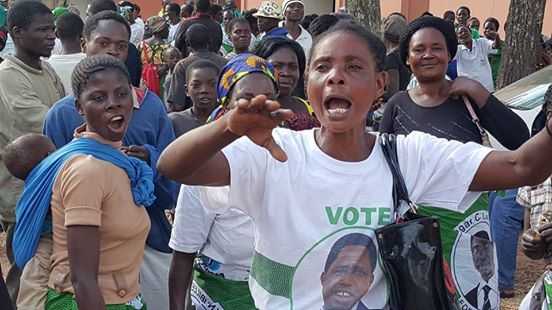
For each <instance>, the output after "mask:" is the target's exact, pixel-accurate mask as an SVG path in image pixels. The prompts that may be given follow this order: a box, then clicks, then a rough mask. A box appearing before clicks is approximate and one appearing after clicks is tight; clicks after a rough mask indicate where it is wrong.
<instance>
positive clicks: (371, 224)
mask: <svg viewBox="0 0 552 310" xmlns="http://www.w3.org/2000/svg"><path fill="white" fill-rule="evenodd" d="M273 136H274V138H275V140H276V142H277V143H278V144H279V145H280V146H281V147H282V148H283V150H284V151H285V152H286V153H287V155H288V160H287V161H286V162H284V163H281V162H278V161H277V160H275V159H273V158H272V157H271V156H270V154H269V153H268V152H267V151H266V150H265V149H263V148H261V147H259V146H257V145H255V144H254V143H253V142H251V141H250V140H249V139H248V138H246V137H243V138H240V139H238V140H237V141H236V142H234V143H232V144H231V145H229V146H227V147H226V148H225V149H223V153H224V155H225V156H226V158H227V159H228V162H229V165H230V174H231V181H230V184H231V185H230V204H229V205H230V206H232V207H238V208H241V209H242V210H244V212H245V213H247V214H249V215H250V216H251V217H252V219H253V221H254V223H255V256H254V258H253V264H252V267H251V276H250V280H249V281H250V288H251V292H252V295H253V297H254V299H255V304H256V306H257V308H259V309H323V308H324V304H325V303H327V304H331V305H333V306H339V307H342V308H353V309H382V308H384V307H385V306H386V304H387V299H388V294H387V286H386V282H385V278H384V276H383V274H382V271H381V268H380V262H379V260H378V256H377V253H374V252H375V251H377V244H376V242H375V238H374V229H376V228H378V227H381V226H384V225H386V224H389V223H390V222H391V210H392V207H393V202H392V194H391V192H392V180H393V179H392V175H391V172H390V170H389V168H388V166H387V163H386V161H385V158H384V156H383V153H382V150H381V148H380V146H379V144H376V145H375V146H374V148H373V150H372V153H371V154H370V156H369V157H368V158H367V159H365V160H363V161H360V162H343V161H339V160H336V159H334V158H332V157H330V156H329V155H327V154H325V153H324V152H323V151H322V150H321V149H320V148H319V147H318V146H317V144H316V141H315V139H314V130H306V131H301V132H293V131H289V130H287V129H279V128H278V129H275V130H274V131H273ZM397 148H398V157H399V163H400V167H401V171H402V173H403V176H404V178H405V182H406V185H407V187H408V191H409V194H410V196H411V199H412V200H413V201H414V202H416V203H419V204H423V205H428V206H432V207H437V208H443V209H449V210H453V211H460V212H461V211H464V210H465V208H467V207H469V206H470V205H471V204H472V203H473V201H475V200H476V199H477V197H479V193H470V192H468V188H469V185H470V183H471V181H472V179H473V177H474V175H475V173H476V171H477V169H478V167H479V165H480V163H481V162H482V160H483V159H484V158H485V156H486V155H487V154H488V153H489V152H490V149H486V148H483V147H481V146H480V145H477V144H475V143H468V144H461V143H459V142H454V141H447V140H444V139H438V138H434V137H432V136H430V135H427V134H423V133H419V132H414V133H412V134H411V135H409V136H407V137H404V136H399V137H398V141H397ZM359 235H365V236H366V238H364V241H360V242H359V240H361V239H362V238H358V236H359ZM362 242H364V243H362ZM355 255H356V256H355ZM355 258H356V260H355ZM372 260H377V261H376V262H372ZM372 266H373V267H375V268H372ZM477 281H478V280H477ZM474 284H475V283H474Z"/></svg>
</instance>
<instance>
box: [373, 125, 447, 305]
mask: <svg viewBox="0 0 552 310" xmlns="http://www.w3.org/2000/svg"><path fill="white" fill-rule="evenodd" d="M379 143H380V145H381V148H382V150H383V153H384V156H385V159H386V161H387V164H388V165H389V168H390V169H391V173H392V174H393V211H392V215H393V217H392V219H393V221H394V223H391V224H389V225H386V226H383V227H381V228H379V229H377V230H376V236H377V242H378V249H379V254H380V262H381V267H382V269H383V273H384V275H385V277H386V279H387V283H388V291H389V306H390V309H391V310H453V309H457V307H456V305H455V303H454V296H452V295H451V294H449V292H448V291H447V288H446V285H445V272H444V268H443V253H442V248H441V236H440V228H439V226H440V225H439V220H438V219H437V218H435V217H426V216H420V215H418V214H417V213H416V209H417V206H416V205H415V204H414V203H413V202H412V201H411V200H410V198H409V195H408V189H407V188H406V185H405V183H404V178H403V176H402V173H401V171H400V169H399V161H398V156H397V141H396V137H395V136H394V135H388V134H381V135H380V137H379Z"/></svg>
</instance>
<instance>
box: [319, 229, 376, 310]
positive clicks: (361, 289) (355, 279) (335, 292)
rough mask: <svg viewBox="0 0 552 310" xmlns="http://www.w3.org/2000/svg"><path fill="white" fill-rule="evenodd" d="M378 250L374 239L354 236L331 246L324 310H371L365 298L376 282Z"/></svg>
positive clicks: (323, 278)
mask: <svg viewBox="0 0 552 310" xmlns="http://www.w3.org/2000/svg"><path fill="white" fill-rule="evenodd" d="M377 255H378V254H377V250H376V246H375V244H374V241H373V240H372V238H370V237H369V236H367V235H365V234H361V233H352V234H348V235H345V236H343V237H341V238H340V239H338V240H337V241H336V242H335V243H334V244H333V246H332V248H331V250H330V253H329V254H328V257H327V258H326V264H325V265H324V272H323V273H322V275H321V276H320V282H321V284H322V298H323V300H324V305H323V306H322V309H323V310H368V309H369V308H368V307H367V306H366V305H364V304H363V303H362V298H363V297H364V296H365V295H366V294H368V292H369V291H370V287H371V286H372V283H373V281H374V271H375V269H376V266H377V259H378V256H377Z"/></svg>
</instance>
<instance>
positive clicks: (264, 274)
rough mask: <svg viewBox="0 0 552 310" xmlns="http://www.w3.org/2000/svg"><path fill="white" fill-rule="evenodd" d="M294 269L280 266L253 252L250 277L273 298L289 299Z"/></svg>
mask: <svg viewBox="0 0 552 310" xmlns="http://www.w3.org/2000/svg"><path fill="white" fill-rule="evenodd" d="M294 273H295V268H294V267H292V266H287V265H284V264H280V263H278V262H275V261H273V260H271V259H270V258H268V257H266V256H264V255H262V254H261V253H258V252H255V255H254V256H253V263H252V265H251V277H252V278H253V279H255V281H257V283H258V284H259V285H260V286H261V287H262V288H264V289H265V290H266V291H267V292H268V293H270V294H271V295H274V296H281V297H285V298H291V283H292V282H293V274H294Z"/></svg>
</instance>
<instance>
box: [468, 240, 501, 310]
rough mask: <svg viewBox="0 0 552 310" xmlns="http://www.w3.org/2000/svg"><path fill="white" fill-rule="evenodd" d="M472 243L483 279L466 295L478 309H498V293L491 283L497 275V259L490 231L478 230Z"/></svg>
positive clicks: (472, 249) (472, 251) (473, 255)
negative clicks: (495, 258)
mask: <svg viewBox="0 0 552 310" xmlns="http://www.w3.org/2000/svg"><path fill="white" fill-rule="evenodd" d="M470 244H471V254H472V259H473V264H474V266H475V269H476V270H477V271H478V272H479V275H480V276H481V280H480V282H479V283H477V285H476V286H475V287H473V288H472V289H471V290H469V291H468V293H467V294H466V295H465V296H464V297H465V298H466V300H467V301H468V303H470V304H471V306H472V307H474V308H476V309H484V310H491V309H498V305H497V303H496V299H497V296H498V293H497V292H496V291H495V290H494V289H492V285H491V284H490V280H491V279H492V278H493V277H494V276H495V260H494V251H493V242H492V241H491V239H490V237H489V233H488V232H486V231H484V230H481V231H478V232H477V233H475V234H474V235H472V236H471V243H470Z"/></svg>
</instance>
